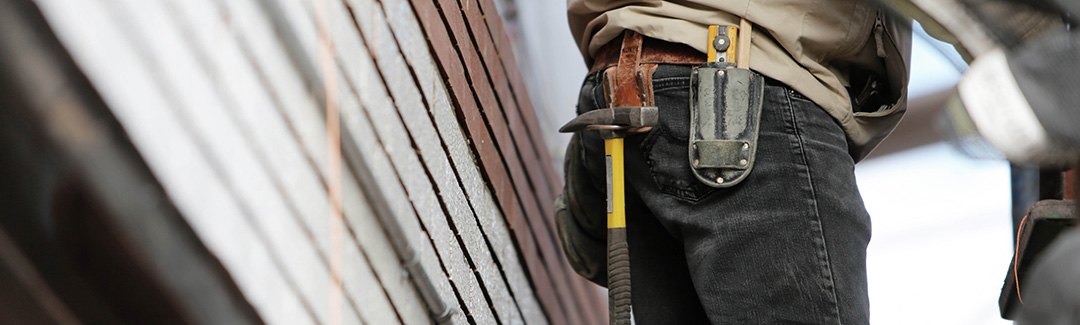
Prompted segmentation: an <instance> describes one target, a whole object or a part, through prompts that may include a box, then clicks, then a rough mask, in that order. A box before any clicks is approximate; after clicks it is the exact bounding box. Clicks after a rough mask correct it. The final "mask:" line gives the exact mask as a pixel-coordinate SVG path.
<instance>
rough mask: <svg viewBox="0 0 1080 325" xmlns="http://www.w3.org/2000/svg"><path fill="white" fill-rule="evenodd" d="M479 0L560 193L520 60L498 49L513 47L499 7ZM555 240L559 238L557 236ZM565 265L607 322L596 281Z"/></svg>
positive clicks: (578, 289) (540, 153)
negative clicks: (499, 13) (590, 280)
mask: <svg viewBox="0 0 1080 325" xmlns="http://www.w3.org/2000/svg"><path fill="white" fill-rule="evenodd" d="M477 1H479V2H480V8H481V10H482V11H483V13H484V15H483V17H484V18H485V19H486V22H487V25H488V30H489V31H490V32H491V37H492V39H493V41H494V42H495V50H496V51H497V52H498V55H499V57H500V58H501V60H500V61H501V62H500V63H501V65H502V66H503V68H504V69H505V71H506V74H507V79H508V81H509V82H510V87H511V88H512V90H513V93H514V96H515V98H516V102H517V104H518V108H519V109H521V116H522V117H523V119H524V121H525V127H526V128H527V129H528V132H529V133H530V134H531V137H532V139H533V141H534V142H535V143H537V145H536V147H535V148H536V149H537V154H538V156H539V157H540V160H541V161H542V162H545V163H543V164H541V167H542V168H543V171H544V174H545V175H547V177H548V179H549V184H551V185H552V190H553V191H554V193H558V192H561V191H562V178H561V176H560V175H558V173H556V172H555V169H554V168H552V166H551V163H554V161H553V160H552V159H551V155H550V153H549V148H546V147H544V146H543V145H542V144H543V143H544V141H543V139H544V136H543V134H542V133H541V129H540V125H539V123H538V122H537V120H536V112H535V111H534V110H533V107H532V101H530V100H529V98H530V97H529V93H528V89H527V88H526V87H525V86H524V80H523V77H522V76H521V70H520V69H518V68H517V67H519V65H518V63H517V59H516V57H515V56H514V52H513V51H510V50H502V51H500V50H499V49H512V48H513V45H512V43H511V42H510V39H509V37H508V36H507V34H506V32H505V31H506V30H505V27H504V25H503V23H502V18H501V17H500V16H499V15H498V10H497V8H496V7H495V4H494V2H493V0H477ZM487 13H490V14H487ZM541 203H545V202H541ZM548 222H549V226H550V227H552V229H555V228H554V227H555V226H554V224H553V220H552V219H550V218H549V219H548ZM555 240H557V238H556V239H555ZM560 253H561V251H560ZM564 256H565V255H564ZM563 260H564V262H565V257H564V258H563ZM566 266H567V267H566V270H567V274H568V275H569V277H570V278H571V281H574V282H577V283H580V284H581V285H580V286H577V287H576V288H575V291H576V293H577V296H578V297H582V298H584V300H585V303H586V304H587V306H588V307H587V308H588V310H591V311H593V313H594V315H595V316H594V317H599V319H596V318H594V320H596V323H597V324H602V323H607V314H606V313H605V312H603V311H604V310H607V304H606V303H605V302H604V300H605V297H603V296H602V295H601V294H600V293H599V292H600V291H599V290H596V288H597V287H596V285H595V284H592V283H590V282H588V281H586V280H584V279H583V278H581V277H579V276H578V275H577V274H576V273H575V272H573V271H572V270H571V269H570V268H569V265H566Z"/></svg>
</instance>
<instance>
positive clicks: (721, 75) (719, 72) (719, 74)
mask: <svg viewBox="0 0 1080 325" xmlns="http://www.w3.org/2000/svg"><path fill="white" fill-rule="evenodd" d="M716 76H717V77H723V76H724V70H717V71H716Z"/></svg>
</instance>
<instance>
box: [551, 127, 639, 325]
mask: <svg viewBox="0 0 1080 325" xmlns="http://www.w3.org/2000/svg"><path fill="white" fill-rule="evenodd" d="M658 119H659V117H658V115H657V109H656V107H651V106H634V107H612V108H603V109H597V110H592V111H589V112H586V113H585V114H581V115H578V116H577V117H576V118H574V119H573V120H570V122H569V123H566V125H563V127H562V128H560V129H559V132H563V133H569V132H577V131H581V130H598V131H600V136H601V137H602V138H604V154H605V157H606V159H605V160H606V161H607V247H608V251H607V272H608V309H609V310H608V315H609V319H610V320H609V321H610V323H611V324H630V251H629V247H628V246H627V243H626V187H625V179H626V177H625V175H624V172H623V167H624V163H623V146H624V144H623V138H625V137H626V135H627V134H629V133H638V132H645V131H648V130H649V129H652V127H653V126H655V125H656V122H657V120H658Z"/></svg>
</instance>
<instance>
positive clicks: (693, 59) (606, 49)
mask: <svg viewBox="0 0 1080 325" xmlns="http://www.w3.org/2000/svg"><path fill="white" fill-rule="evenodd" d="M628 33H634V32H628ZM626 34H627V33H624V35H626ZM634 34H637V33H634ZM624 35H621V36H619V37H617V38H615V39H614V40H611V42H608V43H607V44H605V45H604V46H603V47H601V48H600V49H599V50H597V51H596V55H594V56H593V57H594V59H593V64H592V67H591V68H590V69H589V72H596V71H600V70H603V69H607V68H610V67H614V66H616V65H618V64H619V57H620V56H619V53H620V52H622V51H621V49H622V43H623V38H624ZM640 52H641V59H640V60H639V61H638V63H639V64H645V63H671V64H693V65H697V64H702V63H705V59H706V55H705V53H702V52H701V51H698V50H696V49H694V48H693V47H690V46H689V45H685V44H680V43H671V42H665V41H661V40H658V39H655V38H649V37H644V36H643V37H642V44H641V50H640Z"/></svg>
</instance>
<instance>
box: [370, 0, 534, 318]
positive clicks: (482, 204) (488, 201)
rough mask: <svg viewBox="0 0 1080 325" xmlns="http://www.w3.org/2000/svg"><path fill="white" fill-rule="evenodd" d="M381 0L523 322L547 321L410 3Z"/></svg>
mask: <svg viewBox="0 0 1080 325" xmlns="http://www.w3.org/2000/svg"><path fill="white" fill-rule="evenodd" d="M381 4H382V6H383V8H384V9H385V10H386V14H387V16H388V23H389V24H390V25H391V26H390V27H391V29H392V30H393V32H394V35H395V38H396V39H397V42H398V44H400V45H401V46H400V49H401V50H402V53H403V54H404V56H405V58H406V59H407V61H408V63H409V66H410V68H411V69H412V70H413V72H414V73H415V75H416V78H417V81H418V83H419V86H420V89H421V90H422V92H423V93H424V98H426V99H427V103H428V109H429V111H430V114H431V116H432V118H433V119H434V122H435V124H436V126H437V128H438V132H439V136H441V137H442V139H443V143H444V146H446V148H447V150H448V152H449V154H450V157H451V160H452V161H453V163H454V166H455V169H456V170H457V172H458V177H459V178H460V180H461V183H462V186H463V187H464V188H465V192H466V194H467V195H468V201H469V203H470V204H471V205H472V206H473V211H475V213H476V217H477V219H478V221H479V224H480V225H481V228H482V230H483V232H484V234H485V235H486V237H487V238H488V240H489V243H490V244H491V246H492V249H493V250H494V251H495V254H496V256H497V260H498V261H499V262H500V263H501V264H500V265H501V266H502V267H503V273H504V274H505V276H506V280H507V282H508V283H509V285H510V288H511V292H512V294H513V296H514V299H515V300H516V301H517V303H518V306H519V307H520V309H521V313H522V314H523V316H524V317H525V321H526V322H527V323H530V324H542V323H546V317H545V316H544V315H543V312H542V310H540V307H539V305H538V302H537V301H536V298H535V296H534V293H533V291H532V288H531V287H530V285H529V282H528V279H527V278H526V277H525V273H524V270H523V269H522V264H521V261H520V260H519V259H518V255H517V251H516V249H515V246H514V243H513V241H512V240H513V239H512V238H511V237H510V232H509V229H508V227H507V223H506V222H505V221H504V220H503V219H502V218H501V216H500V215H501V214H500V213H499V210H498V207H497V206H496V205H495V202H494V199H493V198H492V197H491V193H490V192H489V191H488V188H487V185H486V184H485V183H484V179H483V176H482V175H481V174H480V171H479V168H478V167H477V165H476V161H475V160H474V159H473V156H472V153H471V150H470V149H469V147H468V143H467V139H465V136H464V133H463V130H462V129H461V126H460V125H459V124H458V121H457V118H456V117H455V115H454V111H453V108H452V107H451V105H450V100H449V98H448V97H447V96H448V94H447V92H446V89H445V87H444V85H443V81H442V80H441V76H440V75H439V72H438V69H436V68H435V62H434V59H433V58H432V57H431V55H432V54H431V53H430V52H429V51H428V48H427V42H426V40H425V37H424V34H423V31H421V30H420V24H419V23H418V22H417V21H416V16H415V14H414V12H413V11H412V7H411V6H410V5H409V4H408V2H407V1H404V0H383V1H381Z"/></svg>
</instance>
